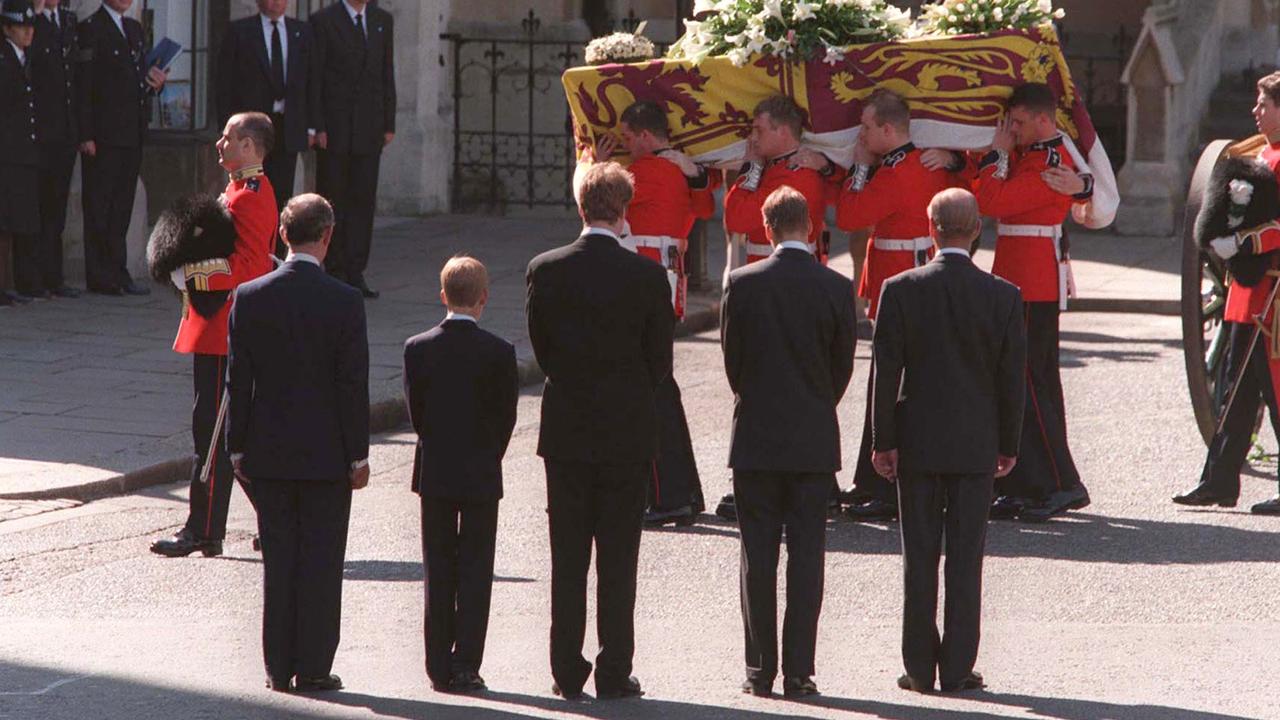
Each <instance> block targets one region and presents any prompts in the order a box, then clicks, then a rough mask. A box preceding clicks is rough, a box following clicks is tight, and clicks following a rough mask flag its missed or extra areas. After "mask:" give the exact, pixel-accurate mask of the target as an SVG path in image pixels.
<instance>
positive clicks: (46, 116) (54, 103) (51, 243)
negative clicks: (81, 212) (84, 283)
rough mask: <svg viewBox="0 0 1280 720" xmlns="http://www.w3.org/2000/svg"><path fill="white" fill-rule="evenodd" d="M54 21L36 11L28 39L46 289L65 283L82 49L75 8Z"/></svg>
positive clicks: (43, 273)
mask: <svg viewBox="0 0 1280 720" xmlns="http://www.w3.org/2000/svg"><path fill="white" fill-rule="evenodd" d="M54 12H55V13H56V18H57V23H56V24H55V23H54V22H53V21H52V20H50V19H49V18H46V17H45V16H44V13H38V14H37V15H36V32H35V40H34V42H33V43H32V45H31V49H32V52H31V85H32V87H33V88H34V89H35V95H36V142H37V144H38V146H39V150H40V275H41V280H43V283H44V289H45V290H57V289H58V288H60V287H63V286H64V285H65V284H66V283H65V282H64V279H63V267H62V231H63V230H64V229H65V228H66V225H67V198H68V196H69V195H70V192H71V172H72V170H73V169H74V168H75V164H76V145H77V144H78V143H79V142H80V131H79V128H78V122H79V119H78V113H79V107H78V102H79V96H78V95H77V94H76V92H75V72H74V69H75V63H76V59H77V57H78V55H79V53H80V46H79V43H78V42H77V40H76V14H75V13H73V12H71V11H69V10H64V9H62V8H61V7H59V8H58V9H57V10H55V11H54Z"/></svg>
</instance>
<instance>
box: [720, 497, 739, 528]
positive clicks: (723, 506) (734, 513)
mask: <svg viewBox="0 0 1280 720" xmlns="http://www.w3.org/2000/svg"><path fill="white" fill-rule="evenodd" d="M716 516H717V517H722V518H724V519H725V520H728V521H730V522H737V521H738V506H737V504H735V503H734V501H733V493H729V494H728V495H725V496H724V497H722V498H720V504H719V505H716Z"/></svg>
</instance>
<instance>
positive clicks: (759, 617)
mask: <svg viewBox="0 0 1280 720" xmlns="http://www.w3.org/2000/svg"><path fill="white" fill-rule="evenodd" d="M855 328H856V320H855V318H854V307H853V286H852V284H851V283H850V282H849V279H848V278H846V277H844V276H843V275H840V274H839V273H837V272H835V271H834V270H831V269H828V268H826V267H823V266H822V265H821V264H820V263H818V262H817V261H816V260H815V259H814V257H813V256H812V255H810V254H809V253H808V252H806V251H804V250H800V249H777V250H775V251H774V253H773V254H772V255H770V256H769V257H767V258H765V259H763V260H760V261H758V262H755V263H752V264H750V265H747V266H746V267H742V268H739V269H737V270H735V271H733V272H732V273H730V274H729V281H728V283H727V284H726V286H725V291H724V300H723V302H722V303H721V306H720V340H721V343H722V345H723V349H724V365H725V372H726V374H727V375H728V377H729V386H730V387H731V388H732V389H733V393H734V408H733V431H732V436H731V440H730V443H729V467H731V468H732V469H733V492H734V497H735V499H736V501H737V511H738V526H739V528H740V531H741V543H742V558H741V575H742V585H741V592H742V622H743V629H744V635H745V645H746V652H745V659H746V668H747V677H748V679H750V680H751V681H752V682H754V683H757V684H762V685H771V684H772V683H773V681H774V679H775V677H776V676H777V672H778V637H777V636H778V631H777V602H778V601H777V593H778V587H777V585H778V583H777V575H778V547H779V544H780V542H781V537H782V532H783V529H784V528H785V529H786V536H787V608H786V617H785V620H784V621H783V628H782V673H783V676H784V677H809V676H811V675H813V673H814V652H815V649H816V645H817V634H818V614H819V611H820V609H821V607H822V582H823V557H824V554H825V548H826V539H825V537H824V532H825V527H824V526H825V524H826V508H827V499H828V497H829V496H830V493H831V485H832V483H833V482H834V478H835V472H836V471H837V470H839V469H840V422H839V420H838V419H837V418H836V405H837V404H838V403H839V402H840V398H841V397H842V396H843V395H844V392H845V389H846V388H848V386H849V378H850V376H851V375H852V374H853V351H854V345H855V343H856V342H857V335H856V330H855Z"/></svg>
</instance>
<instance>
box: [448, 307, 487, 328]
mask: <svg viewBox="0 0 1280 720" xmlns="http://www.w3.org/2000/svg"><path fill="white" fill-rule="evenodd" d="M450 320H470V321H471V322H473V323H476V324H477V325H478V324H479V321H477V320H476V319H475V318H473V317H471V316H470V315H468V314H466V313H456V312H454V311H452V310H450V311H449V312H448V313H446V314H445V316H444V321H445V322H449V321H450Z"/></svg>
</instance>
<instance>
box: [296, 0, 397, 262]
mask: <svg viewBox="0 0 1280 720" xmlns="http://www.w3.org/2000/svg"><path fill="white" fill-rule="evenodd" d="M365 16H366V17H365V20H364V23H365V37H363V38H362V37H361V35H360V33H359V32H358V31H357V29H356V26H355V24H354V23H353V22H352V20H351V16H350V15H349V14H347V8H346V5H345V4H343V3H342V2H336V3H334V4H332V5H330V6H329V7H326V8H325V9H323V10H320V11H319V12H316V13H315V14H313V15H312V16H311V27H312V29H313V30H314V31H315V40H316V51H315V64H314V67H313V68H312V71H311V90H310V95H311V101H312V102H313V103H315V105H314V111H313V112H312V119H313V121H314V122H315V129H316V131H317V132H323V133H326V134H327V135H328V138H329V140H328V143H329V144H328V148H327V149H325V150H319V151H317V153H316V159H317V163H318V165H317V168H316V171H317V172H316V185H317V189H318V192H319V193H320V194H321V195H323V196H325V197H326V198H328V199H329V202H331V203H333V209H334V211H335V212H336V213H337V216H338V217H337V219H338V225H337V227H336V228H335V230H334V233H333V249H332V250H331V251H330V253H329V254H330V257H329V258H328V260H327V262H326V265H327V266H328V267H329V268H330V270H331V271H332V272H334V274H335V275H337V276H339V277H344V278H345V279H347V280H348V281H350V282H352V283H355V284H358V283H360V282H361V281H362V280H363V278H364V270H365V266H367V265H368V264H369V246H370V243H371V242H372V239H373V213H374V210H375V208H376V206H377V200H378V195H377V191H378V165H379V162H380V161H381V158H382V146H383V144H384V138H383V136H384V134H385V133H390V132H395V130H396V78H395V69H394V65H393V59H394V57H395V43H394V35H395V26H394V25H393V23H392V20H391V14H390V13H388V12H386V11H385V10H382V9H379V8H377V7H374V6H372V5H369V6H366V7H365Z"/></svg>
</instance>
